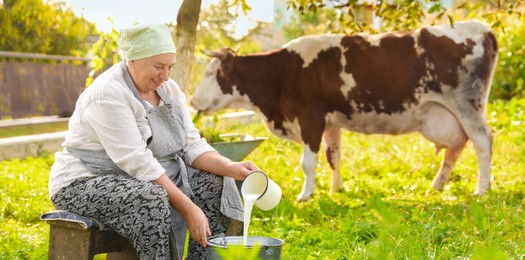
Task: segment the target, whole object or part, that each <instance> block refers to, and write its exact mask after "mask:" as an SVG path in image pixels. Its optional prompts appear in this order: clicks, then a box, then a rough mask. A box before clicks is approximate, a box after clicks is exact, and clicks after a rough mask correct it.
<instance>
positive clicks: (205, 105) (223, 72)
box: [191, 49, 239, 114]
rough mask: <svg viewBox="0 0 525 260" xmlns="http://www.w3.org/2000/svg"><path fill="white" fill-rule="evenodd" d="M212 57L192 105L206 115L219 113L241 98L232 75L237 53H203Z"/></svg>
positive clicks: (229, 50)
mask: <svg viewBox="0 0 525 260" xmlns="http://www.w3.org/2000/svg"><path fill="white" fill-rule="evenodd" d="M202 52H203V53H204V54H206V55H208V56H210V57H212V58H213V59H212V60H211V61H210V63H209V64H208V66H207V67H206V70H205V72H204V73H205V74H204V78H203V79H202V80H201V82H200V83H199V85H198V86H197V88H196V89H195V92H194V93H193V95H192V97H191V105H192V106H193V107H194V108H195V109H197V110H199V111H202V112H204V113H205V114H211V113H213V112H217V111H218V110H221V109H223V108H226V107H230V106H232V103H234V102H235V100H236V99H238V98H239V95H238V93H237V92H236V91H235V90H234V85H233V82H234V79H232V78H231V77H232V76H231V75H233V74H234V73H232V70H233V63H234V59H235V57H236V53H235V52H234V51H232V50H231V49H221V50H219V51H216V52H211V51H206V50H203V51H202Z"/></svg>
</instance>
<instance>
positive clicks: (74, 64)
mask: <svg viewBox="0 0 525 260" xmlns="http://www.w3.org/2000/svg"><path fill="white" fill-rule="evenodd" d="M89 61H90V59H88V58H77V57H69V56H58V55H42V54H34V53H16V52H5V51H0V120H1V119H16V118H26V117H35V116H53V115H58V116H61V117H69V116H70V115H71V113H72V112H73V110H74V108H75V102H76V100H77V98H78V96H79V94H80V93H81V92H82V91H83V90H84V89H85V81H86V78H87V77H88V74H89V71H90V67H89Z"/></svg>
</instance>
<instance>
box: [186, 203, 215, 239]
mask: <svg viewBox="0 0 525 260" xmlns="http://www.w3.org/2000/svg"><path fill="white" fill-rule="evenodd" d="M193 206H194V207H193V208H190V209H189V210H188V212H185V214H184V215H183V217H184V220H185V221H186V225H187V226H188V231H189V232H190V236H191V238H192V239H193V240H195V241H197V243H199V244H200V245H201V246H203V247H204V248H206V247H207V246H208V236H210V235H211V231H210V226H209V225H208V219H207V218H206V216H205V215H204V212H202V210H201V209H200V208H199V207H197V205H195V204H193Z"/></svg>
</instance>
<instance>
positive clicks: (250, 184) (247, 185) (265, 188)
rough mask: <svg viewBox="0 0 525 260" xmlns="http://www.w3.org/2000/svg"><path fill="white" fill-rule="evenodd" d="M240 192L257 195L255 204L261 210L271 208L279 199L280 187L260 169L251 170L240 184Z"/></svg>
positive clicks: (243, 194) (280, 194)
mask: <svg viewBox="0 0 525 260" xmlns="http://www.w3.org/2000/svg"><path fill="white" fill-rule="evenodd" d="M241 193H242V196H243V197H244V196H245V195H246V194H254V195H258V198H257V200H256V201H255V206H257V207H258V208H260V209H262V210H271V209H273V208H275V206H277V204H279V202H280V201H281V196H282V192H281V187H279V185H277V183H275V182H274V181H272V180H271V179H270V178H268V175H266V174H265V173H264V172H262V171H253V172H251V173H250V174H249V175H248V176H246V178H245V179H244V181H243V182H242V186H241Z"/></svg>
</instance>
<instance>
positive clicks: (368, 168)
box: [0, 100, 525, 259]
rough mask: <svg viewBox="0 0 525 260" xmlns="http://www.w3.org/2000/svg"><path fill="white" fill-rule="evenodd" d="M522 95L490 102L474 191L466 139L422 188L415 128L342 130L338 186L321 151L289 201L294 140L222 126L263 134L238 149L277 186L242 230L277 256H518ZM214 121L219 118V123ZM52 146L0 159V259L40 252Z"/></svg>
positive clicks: (423, 156) (295, 181)
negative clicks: (302, 198)
mask: <svg viewBox="0 0 525 260" xmlns="http://www.w3.org/2000/svg"><path fill="white" fill-rule="evenodd" d="M524 110H525V100H513V101H511V102H501V101H497V102H494V103H492V104H490V107H489V111H488V120H489V122H490V125H491V128H492V130H493V132H494V136H495V139H494V146H493V155H494V156H493V161H494V162H493V167H492V174H493V178H494V179H493V181H492V186H491V191H490V192H489V194H488V195H487V196H484V197H481V198H480V197H477V196H475V195H473V193H474V190H475V187H476V182H477V159H476V157H475V153H474V149H473V147H472V145H471V144H470V143H469V145H467V147H466V148H465V150H464V152H463V153H462V155H461V157H460V158H459V160H458V163H457V164H456V166H455V168H454V171H453V172H452V177H451V181H450V182H449V183H448V184H447V185H446V186H445V190H444V191H443V192H436V191H433V190H432V189H430V188H429V187H430V183H431V181H432V179H433V177H434V174H435V173H436V171H437V170H438V168H439V164H440V161H441V155H440V156H436V155H435V154H434V147H433V146H432V144H431V143H430V142H428V141H426V140H424V139H423V138H422V137H421V136H419V135H416V134H413V135H405V136H381V135H362V134H355V133H350V132H344V136H343V146H342V148H343V158H342V164H341V172H342V176H343V180H344V190H343V191H341V192H338V193H335V194H330V193H329V192H328V190H329V188H330V187H329V186H330V180H331V171H330V168H329V166H328V164H327V163H326V160H325V157H324V153H321V155H320V160H319V166H318V169H317V180H316V182H317V189H316V191H315V192H314V196H313V198H312V199H311V200H310V201H308V202H303V203H299V202H296V200H295V199H296V197H297V195H298V194H299V192H300V189H301V187H302V181H303V173H302V170H301V167H300V155H301V147H300V146H299V145H297V144H295V143H291V142H287V141H283V140H280V139H277V138H276V137H274V136H272V135H270V134H269V133H268V132H267V131H266V130H265V129H264V126H263V125H262V124H260V123H256V124H252V125H248V126H246V125H242V126H229V127H228V129H225V131H231V132H242V133H248V134H251V135H254V136H264V137H268V140H266V141H264V142H263V143H262V144H261V146H259V148H257V149H256V150H255V151H254V152H253V153H251V154H250V155H249V156H248V157H247V159H248V160H251V161H253V162H255V163H256V164H257V165H258V166H259V167H260V168H261V169H262V170H263V171H265V172H266V173H267V174H268V175H270V177H271V178H272V179H273V180H274V181H275V182H277V183H278V184H279V185H280V186H281V188H282V191H283V198H282V200H281V203H280V204H279V205H278V206H277V207H276V208H275V209H273V210H270V211H262V210H260V209H257V208H255V209H254V210H253V213H252V221H251V225H250V233H249V235H252V236H256V235H258V236H267V237H275V238H281V239H284V240H285V245H284V246H283V252H282V259H524V258H525V239H524V238H523V234H524V233H525V222H524V221H523V219H525V211H524V204H525V174H524V173H525V171H524V169H525V160H524V158H525V146H524V145H523V144H524V143H525V131H523V129H524V126H525V112H524ZM217 127H219V128H220V127H221V126H220V125H218V126H217ZM52 160H53V158H52V156H44V157H40V158H27V159H25V160H11V161H3V162H0V176H1V177H2V178H1V179H0V210H1V211H0V223H2V225H1V227H0V259H45V258H46V254H47V244H48V227H47V225H46V224H45V223H42V221H40V220H39V219H38V217H39V215H40V214H41V213H42V212H45V211H48V210H51V209H52V206H51V203H50V202H49V199H48V198H47V180H48V172H49V167H50V165H51V164H52Z"/></svg>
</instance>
